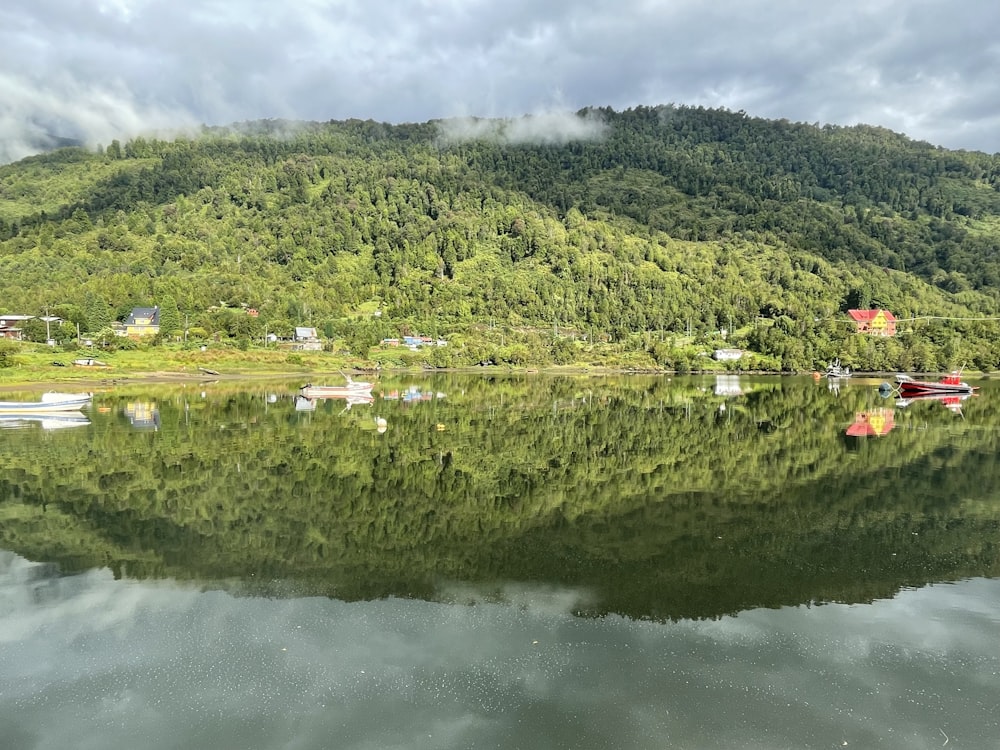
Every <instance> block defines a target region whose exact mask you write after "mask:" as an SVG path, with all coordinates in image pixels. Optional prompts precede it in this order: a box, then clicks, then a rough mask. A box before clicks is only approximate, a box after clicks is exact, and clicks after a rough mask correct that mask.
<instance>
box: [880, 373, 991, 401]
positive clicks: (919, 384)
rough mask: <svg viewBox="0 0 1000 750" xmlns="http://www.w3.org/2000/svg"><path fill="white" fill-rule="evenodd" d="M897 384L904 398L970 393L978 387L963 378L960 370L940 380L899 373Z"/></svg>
mask: <svg viewBox="0 0 1000 750" xmlns="http://www.w3.org/2000/svg"><path fill="white" fill-rule="evenodd" d="M896 385H897V387H898V388H899V393H900V395H901V396H902V397H903V398H910V397H913V396H931V395H947V394H953V395H962V394H965V395H969V394H971V393H975V391H976V388H975V387H973V386H971V385H969V384H968V383H966V382H965V381H963V380H962V375H961V373H959V372H953V373H951V374H949V375H945V376H944V377H942V378H941V379H940V380H917V379H916V378H913V377H910V376H909V375H902V374H900V375H897V376H896Z"/></svg>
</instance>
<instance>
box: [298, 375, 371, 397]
mask: <svg viewBox="0 0 1000 750" xmlns="http://www.w3.org/2000/svg"><path fill="white" fill-rule="evenodd" d="M340 374H341V375H344V373H340ZM344 379H345V380H347V383H345V384H344V385H313V384H312V383H307V384H306V385H304V386H302V387H301V388H300V389H299V393H300V394H301V395H302V396H304V397H305V398H309V399H313V398H350V397H352V396H366V397H370V396H371V392H372V384H371V383H369V382H367V381H364V380H352V379H351V377H350V375H344Z"/></svg>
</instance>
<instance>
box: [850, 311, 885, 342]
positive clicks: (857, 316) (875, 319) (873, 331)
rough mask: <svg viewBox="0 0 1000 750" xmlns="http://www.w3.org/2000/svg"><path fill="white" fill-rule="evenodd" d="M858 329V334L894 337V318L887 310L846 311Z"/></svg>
mask: <svg viewBox="0 0 1000 750" xmlns="http://www.w3.org/2000/svg"><path fill="white" fill-rule="evenodd" d="M847 314H848V315H850V316H851V320H853V321H854V323H855V325H857V327H858V333H867V334H868V335H869V336H895V335H896V316H894V315H893V314H892V313H891V312H889V311H888V310H848V311H847Z"/></svg>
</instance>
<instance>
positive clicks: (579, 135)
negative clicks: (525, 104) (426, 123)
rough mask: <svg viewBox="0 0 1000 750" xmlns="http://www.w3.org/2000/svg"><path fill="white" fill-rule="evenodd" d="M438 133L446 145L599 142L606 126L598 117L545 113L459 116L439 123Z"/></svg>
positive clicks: (570, 113)
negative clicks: (462, 142)
mask: <svg viewBox="0 0 1000 750" xmlns="http://www.w3.org/2000/svg"><path fill="white" fill-rule="evenodd" d="M439 130H440V137H441V139H442V140H443V141H445V142H447V143H455V142H460V141H493V142H496V143H510V144H562V143H569V142H570V141H595V140H600V139H601V138H603V137H604V135H605V133H606V131H607V125H606V124H605V123H604V121H603V120H602V119H601V118H600V117H599V116H598V115H596V114H591V113H588V114H585V115H578V114H575V113H572V112H543V113H540V114H533V115H526V116H524V117H518V118H496V119H484V118H478V117H458V118H453V119H450V120H443V121H442V122H440V123H439Z"/></svg>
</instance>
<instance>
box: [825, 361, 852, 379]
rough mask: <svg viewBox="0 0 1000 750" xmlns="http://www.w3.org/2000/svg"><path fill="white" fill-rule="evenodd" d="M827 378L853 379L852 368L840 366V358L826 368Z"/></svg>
mask: <svg viewBox="0 0 1000 750" xmlns="http://www.w3.org/2000/svg"><path fill="white" fill-rule="evenodd" d="M826 377H828V378H849V377H851V368H850V367H847V366H846V365H841V364H840V358H839V357H838V358H837V359H835V360H833V362H831V363H830V364H829V365H828V366H827V368H826Z"/></svg>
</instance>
